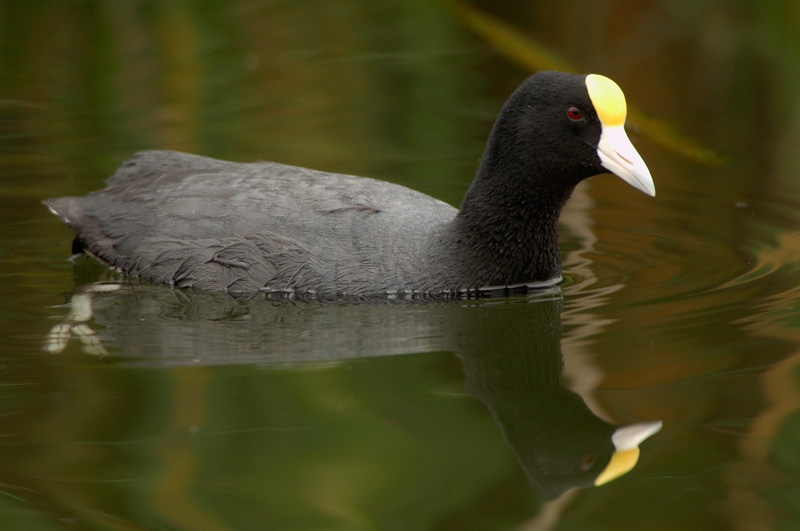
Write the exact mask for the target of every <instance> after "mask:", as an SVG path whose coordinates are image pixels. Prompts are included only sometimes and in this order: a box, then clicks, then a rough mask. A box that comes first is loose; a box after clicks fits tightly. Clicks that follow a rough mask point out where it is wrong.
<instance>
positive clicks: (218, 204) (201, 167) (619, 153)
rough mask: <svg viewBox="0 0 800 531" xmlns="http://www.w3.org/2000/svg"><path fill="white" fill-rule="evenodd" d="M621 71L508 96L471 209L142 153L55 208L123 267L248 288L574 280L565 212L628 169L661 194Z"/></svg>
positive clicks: (416, 290) (480, 287)
mask: <svg viewBox="0 0 800 531" xmlns="http://www.w3.org/2000/svg"><path fill="white" fill-rule="evenodd" d="M625 115H626V105H625V97H624V95H623V93H622V91H621V90H620V88H619V87H618V86H617V85H616V84H615V83H614V82H613V81H611V80H610V79H608V78H606V77H603V76H600V75H596V74H590V75H574V74H566V73H562V72H539V73H537V74H535V75H533V76H531V77H529V78H528V79H526V80H525V81H524V82H523V83H522V85H521V86H520V87H519V88H518V89H517V90H516V91H515V92H514V93H513V94H512V95H511V97H510V98H509V99H508V101H507V102H506V103H505V105H504V106H503V108H502V110H501V111H500V114H499V115H498V117H497V120H496V122H495V124H494V127H493V129H492V131H491V133H490V135H489V139H488V142H487V145H486V148H485V151H484V154H483V157H482V159H481V162H480V165H479V167H478V170H477V173H476V175H475V179H474V181H473V182H472V184H471V186H470V187H469V189H468V190H467V192H466V194H465V196H464V199H463V201H462V203H461V207H460V208H459V209H455V208H453V207H452V206H450V205H448V204H446V203H443V202H441V201H439V200H437V199H434V198H432V197H429V196H427V195H425V194H422V193H420V192H417V191H414V190H410V189H408V188H405V187H403V186H398V185H395V184H390V183H387V182H383V181H378V180H374V179H369V178H364V177H354V176H350V175H338V174H333V173H327V172H320V171H314V170H309V169H305V168H299V167H294V166H286V165H283V164H276V163H272V162H255V163H235V162H224V161H220V160H215V159H211V158H206V157H201V156H197V155H189V154H185V153H177V152H173V151H147V152H143V153H139V154H137V155H135V156H134V157H133V158H132V159H130V160H128V161H127V162H125V163H123V164H122V166H120V168H119V169H118V170H117V171H116V173H115V174H114V175H112V176H111V177H110V178H109V179H108V180H107V185H108V186H107V188H106V189H104V190H100V191H97V192H93V193H90V194H88V195H86V196H84V197H62V198H58V199H48V200H47V201H45V204H46V205H47V206H48V207H49V208H50V210H51V211H53V212H54V213H55V214H56V215H58V216H60V217H61V218H62V219H63V220H64V222H65V223H66V224H67V225H68V226H69V227H71V228H72V229H73V231H74V232H75V240H74V243H73V251H74V252H85V253H87V254H89V255H91V256H93V257H95V258H97V259H98V260H101V261H102V262H104V263H106V264H108V265H109V266H112V267H115V268H118V269H119V270H121V271H123V272H124V273H126V274H128V275H132V276H138V277H142V278H145V279H149V280H151V281H154V282H163V283H167V284H170V285H172V286H175V287H180V288H194V289H199V290H211V291H224V292H228V293H230V294H232V295H234V296H239V297H245V296H252V295H255V294H259V293H262V294H276V293H277V294H302V295H304V296H308V297H316V298H324V299H328V298H343V297H344V298H349V297H355V298H364V297H404V298H408V297H414V296H431V297H435V296H445V297H447V296H461V295H464V294H475V293H484V292H498V291H499V292H501V293H502V292H507V291H508V290H514V289H522V290H526V289H534V288H537V287H541V286H547V285H552V284H554V283H557V282H558V281H559V280H560V279H561V259H560V256H559V249H558V217H559V214H560V212H561V208H562V207H563V205H564V203H565V202H566V201H567V199H568V198H569V196H570V194H571V193H572V190H573V189H574V188H575V185H577V184H578V183H579V182H580V181H582V180H583V179H586V178H587V177H591V176H593V175H596V174H600V173H614V174H616V175H617V176H619V177H621V178H622V179H623V180H625V181H626V182H628V183H629V184H631V185H632V186H634V187H635V188H637V189H639V190H641V191H642V192H644V193H646V194H649V195H651V196H652V195H655V186H654V184H653V180H652V178H651V176H650V172H649V171H648V169H647V166H646V165H645V164H644V161H643V160H642V158H641V157H640V156H639V154H638V153H637V152H636V150H635V149H634V147H633V145H632V144H631V143H630V141H629V140H628V137H627V136H626V134H625V130H624V124H625Z"/></svg>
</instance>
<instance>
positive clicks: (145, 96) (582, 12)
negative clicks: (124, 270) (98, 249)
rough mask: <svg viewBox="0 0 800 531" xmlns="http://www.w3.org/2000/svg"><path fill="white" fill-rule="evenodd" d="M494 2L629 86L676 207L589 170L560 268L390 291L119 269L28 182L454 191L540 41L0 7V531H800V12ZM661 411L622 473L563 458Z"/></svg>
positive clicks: (244, 11) (443, 25) (115, 6)
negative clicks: (482, 283) (189, 181)
mask: <svg viewBox="0 0 800 531" xmlns="http://www.w3.org/2000/svg"><path fill="white" fill-rule="evenodd" d="M475 7H477V8H479V9H481V10H482V12H483V13H484V14H488V15H490V16H491V17H493V19H494V20H496V21H500V22H502V23H504V24H506V25H507V26H508V27H510V28H512V29H513V30H515V31H518V32H520V33H521V34H523V35H524V36H525V37H526V38H530V39H536V40H537V42H539V43H540V44H542V45H543V46H544V47H545V49H546V50H547V52H548V53H549V54H552V57H556V58H558V59H559V60H560V61H562V62H567V63H570V64H573V65H575V66H576V68H577V69H579V70H583V71H596V72H598V73H603V74H607V75H609V76H611V77H612V78H614V79H615V80H616V81H617V82H618V83H619V84H620V85H621V86H622V87H623V89H624V90H625V91H626V94H627V96H628V100H629V103H630V105H631V106H632V107H634V108H635V109H636V112H637V115H636V116H638V118H639V120H638V122H639V128H640V129H639V131H640V133H639V134H634V135H632V137H633V141H634V143H635V144H636V145H637V147H638V148H639V151H640V153H641V154H642V156H643V157H644V159H645V160H646V161H647V163H648V165H649V167H650V169H651V171H652V173H653V176H654V178H655V181H656V187H657V190H658V196H657V197H656V198H655V199H651V198H648V197H646V196H644V195H643V194H640V193H637V192H636V191H635V190H633V189H631V188H630V187H628V186H626V185H625V184H624V183H622V182H620V181H619V180H618V179H615V178H613V177H611V176H601V177H598V178H595V179H593V180H591V181H589V182H587V183H584V184H582V185H581V186H580V187H579V188H578V190H577V191H576V193H575V195H574V197H573V199H572V200H571V202H570V204H569V206H568V208H567V210H566V211H565V213H564V215H563V217H562V254H563V256H564V266H565V267H564V269H565V273H566V275H567V277H568V278H567V281H566V282H565V283H564V284H563V285H562V286H561V287H560V288H558V289H555V290H550V291H547V292H545V293H541V294H537V295H534V296H528V297H512V298H508V299H494V300H484V301H454V302H445V303H436V304H404V303H399V304H372V305H360V304H318V303H301V302H261V303H242V302H236V301H232V300H230V299H225V298H219V297H213V296H209V295H204V294H197V293H188V292H176V291H173V290H169V289H167V288H163V287H157V286H148V285H143V284H140V283H136V282H133V283H128V282H125V281H124V279H120V278H119V277H116V276H114V275H113V274H111V273H110V272H108V271H106V270H105V269H104V268H103V267H101V266H99V265H96V264H94V263H93V262H91V261H89V260H79V261H77V262H75V263H72V262H69V261H68V260H67V255H68V253H69V242H70V234H69V231H68V230H67V229H66V228H64V227H63V226H61V225H60V223H59V221H58V220H57V219H56V218H55V217H53V216H51V215H50V214H49V213H48V212H47V211H46V210H45V209H44V207H42V205H41V204H40V201H41V200H42V199H44V198H46V197H54V196H59V195H66V194H73V195H77V194H82V193H85V192H88V191H90V190H93V189H97V188H100V187H102V180H103V179H104V178H105V177H106V176H108V175H109V174H110V173H112V171H113V170H114V168H115V167H116V165H117V164H118V163H119V162H120V161H121V160H122V159H124V157H126V156H127V155H129V154H130V153H131V152H134V151H136V150H139V149H149V148H170V149H179V150H184V151H192V152H196V153H202V154H206V155H210V156H217V157H223V158H229V159H233V160H241V161H248V160H255V159H269V160H276V161H279V162H285V163H290V164H301V165H305V166H309V167H313V168H317V169H325V170H330V171H339V172H345V173H353V174H357V175H370V176H375V177H380V178H384V179H387V180H391V181H394V182H399V183H402V184H406V185H408V186H412V187H414V188H417V189H420V190H422V191H424V192H426V193H430V194H432V195H435V196H436V197H439V198H441V199H443V200H446V201H449V202H451V203H454V204H457V203H458V201H459V199H460V197H461V195H462V194H463V191H464V190H465V188H466V186H467V185H468V183H469V181H470V179H471V175H472V172H473V171H474V167H475V165H476V162H477V159H478V157H479V155H480V151H481V149H482V144H483V142H484V139H485V135H486V134H487V132H488V129H489V127H490V126H491V122H492V120H493V118H494V114H495V113H496V111H497V109H498V108H499V107H500V105H501V104H502V102H503V100H504V99H505V97H506V96H507V95H508V94H509V93H510V91H511V90H513V88H514V87H515V86H516V85H517V84H518V83H519V82H520V80H521V79H522V78H524V77H525V76H526V75H527V74H528V70H527V69H526V68H525V67H523V66H521V63H522V60H521V59H520V57H525V58H527V59H526V60H529V61H532V62H534V63H536V62H538V63H545V62H546V60H548V59H552V57H549V58H548V57H545V56H543V55H542V53H540V51H536V50H535V49H534V48H533V47H531V46H530V45H529V44H528V45H525V46H523V47H522V52H521V54H520V49H519V48H513V47H508V46H506V47H504V48H503V50H504V51H498V50H497V49H496V48H495V45H497V44H498V43H500V42H501V41H502V39H500V37H501V36H502V35H504V34H502V32H500V31H499V30H497V28H495V29H494V30H492V31H493V32H489V33H488V34H487V33H476V31H478V30H477V29H476V26H475V22H474V21H473V23H472V24H473V25H472V26H470V22H468V20H467V19H466V18H464V17H465V15H464V13H465V12H464V11H463V7H462V8H459V7H458V6H457V5H456V6H455V7H454V5H453V4H437V3H430V2H385V3H380V4H376V3H375V2H365V1H356V0H351V1H346V2H336V3H323V2H292V3H289V2H286V3H271V2H256V1H252V2H246V1H239V2H227V3H209V4H204V3H196V4H194V3H173V2H138V3H135V2H107V3H105V2H79V1H66V2H65V1H62V0H59V1H51V2H48V1H41V2H28V3H21V2H19V3H13V2H12V3H7V4H4V5H3V6H2V8H0V27H2V30H0V52H1V54H0V61H1V63H0V64H1V65H2V67H1V68H0V72H2V74H1V75H0V117H1V118H0V138H2V142H0V175H2V179H1V180H0V223H2V229H0V231H1V232H0V233H1V234H2V242H3V245H2V247H1V248H0V277H1V278H2V280H3V282H2V284H0V316H2V320H0V326H1V327H2V333H1V334H0V351H1V352H2V357H1V358H0V391H2V393H0V447H2V451H0V494H2V495H0V522H2V527H3V528H4V529H57V528H63V527H72V528H80V529H85V528H89V529H130V528H146V529H263V528H277V529H436V528H438V529H645V528H646V529H747V530H750V529H792V528H795V527H797V526H798V525H800V504H799V503H798V501H797V500H798V499H800V498H799V497H798V488H800V481H799V480H800V450H798V449H800V444H799V441H798V439H800V414H799V412H800V380H799V379H798V375H799V374H800V372H798V371H799V370H800V356H799V355H798V352H799V351H800V331H798V325H800V313H798V304H797V302H796V301H797V295H798V287H797V286H798V285H800V267H799V266H798V264H799V263H800V236H798V234H799V233H798V229H797V227H798V226H800V214H798V212H800V208H798V207H800V179H798V177H800V159H798V149H797V147H796V138H797V136H798V135H797V133H798V131H797V129H798V126H797V124H798V123H800V121H798V119H797V117H798V109H799V108H800V106H799V105H798V104H800V100H798V97H797V91H796V86H797V83H798V75H797V72H800V68H798V66H800V65H798V64H797V63H798V59H797V58H798V57H800V54H798V53H797V52H798V44H799V43H798V42H797V37H796V34H797V32H796V28H794V26H793V24H795V20H796V17H795V16H794V15H792V13H794V12H795V11H796V7H795V6H794V3H792V2H773V3H761V4H758V5H752V6H750V5H747V6H746V5H738V4H731V5H726V6H719V5H711V4H708V5H707V4H705V3H702V2H699V3H698V2H685V3H683V2H650V3H643V4H637V7H636V10H635V11H634V10H632V8H631V7H630V6H628V5H627V4H619V3H611V2H608V3H606V2H598V3H595V4H593V7H591V8H588V7H587V6H586V5H585V4H584V3H580V2H576V3H570V2H562V3H558V5H555V4H553V3H550V2H541V3H540V2H535V3H530V2H519V3H515V2H509V3H506V4H504V6H502V7H499V6H490V5H489V4H486V5H478V4H475ZM587 10H588V11H587ZM482 20H483V21H484V22H485V21H486V19H482ZM506 29H507V28H506ZM503 42H507V41H503ZM650 118H653V119H655V120H657V122H656V125H655V126H654V125H652V123H651V122H649V121H648V119H650ZM665 125H666V126H668V127H671V128H674V129H675V131H677V132H678V133H679V134H675V133H673V132H670V131H666V132H665V131H664V129H663V128H664V126H665ZM681 135H686V136H687V137H688V138H690V139H692V140H687V139H686V138H684V137H683V136H681ZM706 149H710V150H713V153H712V154H711V155H709V154H708V151H706ZM120 280H122V281H123V286H124V289H121V290H116V291H108V292H104V293H99V294H95V295H94V296H93V297H92V299H91V303H92V309H93V316H92V317H91V318H89V319H88V320H86V321H78V320H74V321H65V319H66V318H67V317H68V315H69V312H70V308H68V307H67V303H69V302H70V301H71V300H77V301H81V300H83V301H86V300H87V298H88V295H87V292H86V289H85V288H84V286H87V285H89V284H92V283H94V282H97V281H106V282H116V281H120ZM73 308H74V307H73ZM60 323H66V324H67V325H68V326H67V327H66V329H67V330H70V336H71V339H69V340H68V341H67V342H66V343H64V344H58V345H59V346H63V347H64V349H63V351H62V352H61V353H59V354H52V353H50V352H48V351H47V350H46V348H47V346H48V337H49V336H48V334H50V333H51V330H52V329H53V328H54V327H55V326H58V325H59V324H60ZM73 325H75V326H73ZM90 331H91V332H90ZM81 337H82V338H83V339H81ZM49 345H50V346H51V347H52V345H54V343H50V344H49ZM562 363H563V368H562V366H561V364H562ZM656 420H660V421H662V422H663V427H662V429H661V431H660V432H658V433H657V434H655V435H653V436H652V437H650V438H649V439H648V440H647V441H645V442H644V443H642V445H641V455H640V457H639V460H638V464H637V465H636V467H635V468H634V469H633V470H632V471H630V472H629V473H628V474H625V475H623V476H621V477H619V478H618V479H615V480H614V481H611V482H610V483H608V484H606V485H603V486H600V487H587V488H567V487H568V486H569V485H571V484H572V483H575V482H577V483H582V482H583V483H585V481H583V480H580V478H579V476H580V474H574V475H573V476H570V478H569V479H563V477H562V476H558V474H561V473H562V472H563V470H566V469H570V467H572V469H574V468H575V466H574V464H575V462H576V461H574V458H575V456H576V455H577V456H578V457H579V458H580V459H578V461H577V462H579V463H580V462H581V459H582V458H583V457H584V456H585V455H586V452H587V451H588V450H586V448H585V447H581V446H580V445H581V444H587V445H588V444H590V443H592V441H593V440H594V439H593V438H594V437H595V435H593V434H596V433H598V432H602V431H603V430H607V429H613V428H608V426H623V425H629V424H633V423H638V422H647V421H656ZM604 427H605V428H604ZM597 444H600V443H597ZM573 447H575V448H574V451H573ZM592 452H594V450H593V451H592ZM592 452H589V453H592ZM544 471H547V474H545V473H544ZM576 478H577V479H576Z"/></svg>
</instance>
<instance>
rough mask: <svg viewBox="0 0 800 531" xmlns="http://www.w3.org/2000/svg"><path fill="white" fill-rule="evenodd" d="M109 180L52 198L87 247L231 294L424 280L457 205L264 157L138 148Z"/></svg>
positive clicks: (170, 278) (142, 269) (367, 290)
mask: <svg viewBox="0 0 800 531" xmlns="http://www.w3.org/2000/svg"><path fill="white" fill-rule="evenodd" d="M107 184H108V187H107V188H106V189H105V190H101V191H98V192H94V193H91V194H89V195H87V196H84V197H80V198H74V197H65V198H59V199H50V200H48V201H46V202H45V203H46V204H47V206H48V207H49V208H50V209H51V210H53V211H54V212H55V213H56V214H57V215H59V216H60V217H62V219H64V220H65V221H66V223H67V224H68V225H69V226H70V227H72V228H73V230H74V231H75V234H76V242H78V245H79V246H81V247H82V248H84V249H85V250H86V251H87V252H89V253H90V254H92V255H94V256H96V257H97V258H99V259H100V260H102V261H104V262H106V263H108V264H109V265H111V266H114V267H118V268H120V269H121V270H123V271H125V272H126V273H129V274H132V275H138V276H142V277H145V278H148V279H150V280H153V281H156V282H166V283H170V284H173V285H175V286H180V287H195V288H198V289H203V290H215V291H228V292H230V293H233V294H245V293H254V292H258V291H260V290H266V291H279V292H283V291H286V292H304V293H311V294H314V293H316V294H319V295H321V296H341V295H353V296H359V295H374V294H379V293H389V292H393V291H410V290H425V289H426V280H425V279H426V277H427V276H428V275H429V274H430V271H429V267H428V266H429V265H430V264H427V263H426V262H427V261H428V258H429V256H430V253H431V249H430V245H433V243H432V236H434V235H435V234H436V232H437V230H441V227H443V226H444V225H446V224H447V223H448V222H450V221H452V220H453V218H454V217H455V215H456V209H455V208H453V207H452V206H450V205H447V204H446V203H443V202H441V201H438V200H436V199H433V198H431V197H429V196H427V195H425V194H422V193H420V192H416V191H413V190H410V189H408V188H405V187H402V186H399V185H395V184H391V183H387V182H383V181H378V180H374V179H369V178H363V177H354V176H349V175H339V174H332V173H325V172H318V171H314V170H308V169H305V168H299V167H294V166H285V165H282V164H275V163H269V162H258V163H247V164H242V163H233V162H224V161H219V160H215V159H210V158H206V157H200V156H196V155H188V154H184V153H176V152H171V151H150V152H144V153H140V154H138V155H137V156H135V157H134V158H132V159H131V160H129V161H127V162H125V163H124V164H123V165H122V166H121V167H120V168H119V169H118V170H117V172H116V173H115V174H114V175H113V176H112V177H110V178H109V179H108V181H107Z"/></svg>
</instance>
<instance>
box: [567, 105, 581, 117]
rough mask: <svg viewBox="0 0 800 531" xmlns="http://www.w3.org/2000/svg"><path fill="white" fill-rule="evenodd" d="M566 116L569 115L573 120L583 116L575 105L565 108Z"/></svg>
mask: <svg viewBox="0 0 800 531" xmlns="http://www.w3.org/2000/svg"><path fill="white" fill-rule="evenodd" d="M567 116H569V117H570V118H572V119H573V120H580V119H581V118H583V113H582V112H581V110H580V109H579V108H577V107H570V108H569V109H567Z"/></svg>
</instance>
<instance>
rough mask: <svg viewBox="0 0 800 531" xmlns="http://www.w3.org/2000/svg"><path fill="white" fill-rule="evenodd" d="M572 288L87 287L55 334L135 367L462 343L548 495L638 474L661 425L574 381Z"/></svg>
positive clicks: (534, 481)
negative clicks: (398, 297) (568, 291)
mask: <svg viewBox="0 0 800 531" xmlns="http://www.w3.org/2000/svg"><path fill="white" fill-rule="evenodd" d="M561 307H562V301H561V291H560V289H558V288H554V289H551V290H548V291H544V292H541V293H538V294H536V295H531V296H527V297H518V298H514V299H502V300H482V301H460V302H439V303H435V304H424V303H394V304H392V303H384V304H381V303H373V304H353V303H342V304H315V303H308V302H304V303H293V302H290V301H249V302H245V301H240V300H235V299H233V298H231V297H228V296H224V295H217V294H209V293H195V292H190V291H181V290H173V289H169V288H165V287H163V286H149V285H144V284H127V285H126V284H118V283H106V284H94V285H90V286H84V287H81V288H79V289H78V290H76V293H75V295H74V296H73V298H72V304H71V307H70V311H69V313H68V314H67V315H66V316H65V317H64V319H63V320H62V321H61V322H60V323H59V324H57V325H56V326H55V327H54V328H53V331H52V332H51V334H50V335H49V336H48V338H47V340H46V342H45V349H46V350H49V351H51V352H59V351H62V350H64V349H65V348H66V347H67V346H68V341H69V339H70V336H75V337H76V338H78V339H80V344H81V348H82V349H83V351H84V352H86V353H90V354H100V355H113V356H115V357H118V358H115V359H119V360H120V362H121V363H124V364H126V365H135V366H157V367H164V366H171V367H176V366H177V367H180V366H211V365H220V364H226V365H227V364H264V365H265V366H268V367H270V368H278V369H279V368H281V367H289V368H297V367H308V366H316V367H319V366H321V365H326V364H330V365H335V364H337V363H341V362H343V361H345V360H353V359H359V358H362V359H363V358H372V357H376V356H391V355H398V354H407V353H412V352H417V353H418V352H435V351H442V350H447V351H453V352H455V353H456V355H457V356H458V358H459V359H460V360H461V362H462V365H463V369H464V373H465V376H466V389H467V391H468V392H469V394H470V395H472V396H473V397H474V398H476V399H478V400H479V401H481V402H482V403H483V404H485V405H486V407H487V408H488V409H489V411H490V412H491V414H492V416H493V417H494V419H495V422H496V423H497V425H498V426H499V427H500V429H501V431H502V433H503V435H504V437H505V440H506V442H507V444H508V445H509V447H510V448H511V449H512V451H513V452H514V454H515V456H516V457H517V460H518V461H519V464H520V465H521V466H522V468H523V470H524V471H525V474H526V475H527V477H528V479H529V481H530V483H531V485H532V486H533V489H534V491H535V493H536V494H537V496H538V497H539V498H540V499H544V500H550V499H554V498H556V497H558V496H559V495H561V494H562V493H563V492H565V491H566V490H568V489H570V488H572V487H576V486H577V487H588V486H592V485H602V484H604V483H607V482H608V481H611V480H613V479H616V478H617V477H619V476H621V475H623V474H625V473H627V472H628V471H630V470H631V469H632V468H633V467H634V466H635V464H636V462H637V460H638V457H639V444H640V443H641V442H642V441H644V440H645V439H646V438H648V437H649V436H651V435H653V434H654V433H656V432H657V431H658V430H659V429H660V428H661V422H660V421H655V422H642V423H637V424H632V425H629V426H625V427H621V428H620V427H617V426H614V425H612V424H611V423H609V422H606V421H605V420H603V419H601V418H599V417H598V416H597V415H595V414H594V413H593V412H592V411H591V410H590V409H589V408H588V407H587V405H586V403H585V402H584V400H583V398H582V397H581V396H580V395H578V394H577V393H575V392H573V391H571V390H570V389H568V388H567V387H566V386H565V385H564V381H563V368H564V358H563V355H562V352H561V345H560V341H561Z"/></svg>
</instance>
